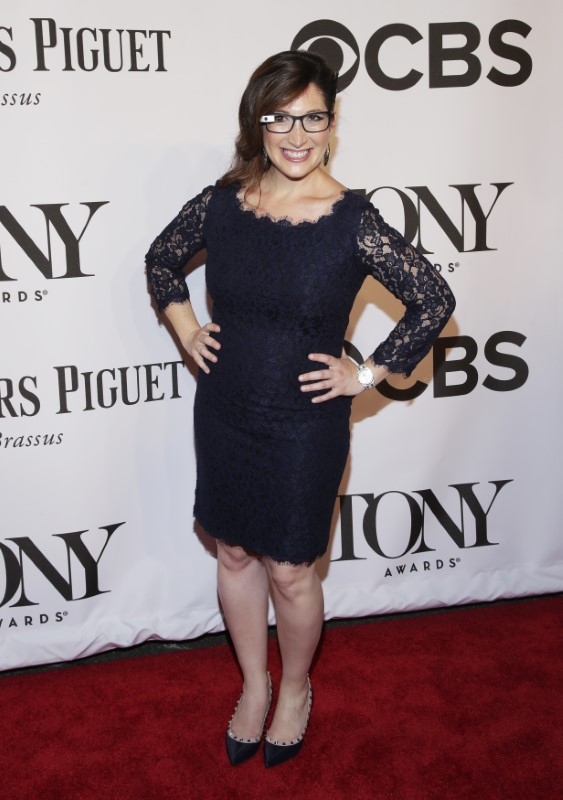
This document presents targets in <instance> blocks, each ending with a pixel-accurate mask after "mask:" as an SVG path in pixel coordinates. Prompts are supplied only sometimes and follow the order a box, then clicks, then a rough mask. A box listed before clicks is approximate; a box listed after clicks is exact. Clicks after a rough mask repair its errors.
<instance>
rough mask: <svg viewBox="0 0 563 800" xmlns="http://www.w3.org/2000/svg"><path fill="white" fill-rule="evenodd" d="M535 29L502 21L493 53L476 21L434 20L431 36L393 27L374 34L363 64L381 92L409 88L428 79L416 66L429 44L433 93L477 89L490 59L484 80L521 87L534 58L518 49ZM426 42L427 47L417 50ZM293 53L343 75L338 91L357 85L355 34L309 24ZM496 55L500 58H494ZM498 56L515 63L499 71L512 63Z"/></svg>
mask: <svg viewBox="0 0 563 800" xmlns="http://www.w3.org/2000/svg"><path fill="white" fill-rule="evenodd" d="M531 30H532V29H531V27H530V26H529V25H528V24H527V23H525V22H522V21H521V20H517V19H505V20H502V21H501V22H498V23H497V24H496V25H494V26H493V27H492V28H491V30H490V32H489V35H488V52H485V48H486V45H482V44H481V40H482V36H481V31H480V30H479V28H478V27H477V26H476V25H474V24H473V23H471V22H431V23H430V24H429V25H428V33H427V35H426V36H424V35H423V34H422V33H420V32H419V31H418V30H417V29H416V28H414V27H413V26H412V25H407V24H405V23H394V24H391V25H384V26H383V27H382V28H379V29H378V30H376V31H375V33H373V34H372V36H371V37H370V38H369V40H368V43H367V45H366V49H365V52H364V63H365V67H366V71H367V73H368V75H369V76H370V78H371V79H372V81H373V82H374V83H375V84H376V85H377V86H380V87H381V88H382V89H388V90H390V91H402V90H404V89H410V88H412V87H413V86H415V85H416V84H417V83H418V82H419V81H420V80H421V79H422V78H423V77H424V73H423V72H421V71H420V70H418V69H415V67H414V66H413V62H414V61H416V59H417V58H418V59H419V60H420V59H421V56H422V53H423V50H422V48H423V47H424V45H425V48H426V51H427V53H424V62H425V64H427V65H428V66H427V71H428V86H429V88H430V89H446V88H452V87H456V88H457V87H464V86H472V85H473V84H474V83H476V82H477V81H478V80H479V78H480V77H481V75H482V72H483V64H482V62H487V61H488V60H491V61H495V62H496V63H493V64H492V65H491V66H490V67H489V68H488V71H487V73H486V76H485V77H486V78H487V79H488V80H490V81H492V83H494V84H496V85H497V86H520V85H521V84H523V83H524V82H525V81H527V80H528V78H529V77H530V75H531V74H532V58H531V56H530V54H529V53H528V52H527V51H526V50H524V49H523V48H522V47H520V46H519V44H520V39H526V37H527V36H528V34H529V33H530V31H531ZM460 39H461V44H460ZM423 41H424V45H421V46H417V45H418V43H419V42H423ZM478 48H479V55H478V54H477V52H476V51H477V49H478ZM291 49H292V50H298V49H303V50H309V51H311V52H313V53H318V54H319V55H320V56H322V57H323V58H324V59H325V60H326V61H327V62H328V63H329V64H330V66H331V67H332V68H333V69H334V70H336V71H337V72H339V73H340V74H339V77H338V91H339V92H341V91H342V90H343V89H346V88H347V87H348V86H349V85H350V84H351V83H352V81H353V80H354V78H355V77H356V74H357V72H358V69H359V66H360V48H359V46H358V43H357V41H356V39H355V37H354V35H353V34H352V33H351V32H350V31H349V30H348V28H346V27H345V26H344V25H341V24H340V22H335V21H334V20H331V19H319V20H315V21H314V22H310V23H309V24H307V25H305V27H304V28H301V30H300V31H299V33H298V34H297V35H296V36H295V38H294V40H293V42H292V43H291ZM491 54H492V55H493V56H496V57H497V59H490V55H491ZM499 58H500V59H504V61H505V62H511V63H510V65H509V66H508V67H507V69H506V71H504V70H503V69H501V68H500V67H506V66H507V65H506V64H504V63H503V62H502V61H501V62H498V59H499ZM421 63H422V62H421ZM497 63H498V66H497ZM397 64H401V66H400V67H398V66H397ZM485 68H487V65H485Z"/></svg>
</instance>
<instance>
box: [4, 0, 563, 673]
mask: <svg viewBox="0 0 563 800" xmlns="http://www.w3.org/2000/svg"><path fill="white" fill-rule="evenodd" d="M485 6H486V7H485ZM266 8H267V9H268V11H267V13H266ZM327 21H328V22H327ZM336 23H337V24H336ZM562 25H563V8H562V7H561V4H560V3H558V2H556V0H549V2H548V1H547V0H546V2H544V3H542V4H541V6H540V4H530V3H528V2H519V1H518V0H495V2H489V3H487V4H484V3H482V4H475V3H471V2H468V0H460V2H457V3H455V4H452V3H450V2H447V0H428V2H426V3H417V2H415V0H409V1H407V0H404V1H403V2H397V1H396V0H393V2H391V0H381V2H379V3H377V4H368V3H363V2H360V1H359V0H356V2H350V3H346V4H342V3H340V2H336V1H335V0H322V2H321V1H320V0H310V2H308V3H306V4H303V3H300V2H295V0H291V2H286V3H285V4H284V6H283V8H281V7H272V9H271V11H270V7H269V6H268V7H266V6H265V5H264V4H263V3H262V2H258V1H257V0H243V2H240V3H236V4H233V3H229V2H216V3H209V4H207V5H204V4H200V3H195V2H191V1H189V2H184V3H177V2H172V0H164V2H161V3H152V2H149V1H148V0H122V2H120V3H115V2H109V1H108V0H99V2H97V3H96V4H95V6H91V4H88V5H86V4H82V3H75V2H71V1H70V0H48V1H47V0H44V1H43V2H38V1H37V2H34V1H33V0H30V2H26V3H25V4H23V3H22V4H18V5H17V6H16V5H15V4H13V5H12V7H11V8H9V7H7V5H5V7H4V8H3V9H2V15H1V17H0V125H1V127H0V130H1V157H2V192H1V195H0V295H1V300H2V302H1V303H0V336H1V345H0V346H1V361H0V469H1V487H2V520H3V526H2V535H1V537H0V602H1V605H0V642H1V656H0V668H3V669H6V668H10V667H16V666H20V665H28V664H38V663H44V662H49V661H57V660H64V659H72V658H76V657H79V656H82V655H86V654H90V653H94V652H96V651H100V650H104V649H107V648H110V647H113V646H126V645H130V644H133V643H136V642H141V641H143V640H145V639H147V638H151V637H152V638H158V637H161V638H167V639H168V638H170V639H182V638H190V637H195V636H198V635H200V634H203V633H205V632H211V631H218V630H221V629H222V627H223V625H222V619H221V616H220V613H219V609H218V604H217V597H216V589H215V560H214V557H213V553H212V547H211V544H210V542H209V541H207V540H206V539H205V537H204V535H202V534H201V532H199V533H198V532H194V529H193V519H192V514H191V509H192V500H193V491H194V482H195V463H194V452H193V438H192V428H191V413H192V411H191V408H192V400H193V394H194V388H195V381H194V376H193V374H192V373H191V372H190V371H189V370H188V369H186V368H185V367H184V366H183V364H182V360H181V359H182V356H181V354H180V353H179V352H178V350H177V348H176V346H175V344H174V341H173V340H172V338H171V337H170V335H169V333H168V331H167V329H166V328H165V327H164V326H163V325H160V326H159V325H158V324H157V319H156V316H155V314H154V311H153V310H152V308H151V305H150V300H149V297H148V294H147V291H146V286H145V281H144V277H143V257H144V254H145V252H146V250H147V249H148V246H149V244H150V242H151V241H152V239H153V238H154V237H155V236H156V234H157V233H158V232H159V231H160V230H161V229H162V228H163V227H164V225H165V224H166V223H167V222H168V221H169V220H170V219H171V218H172V216H174V215H175V213H176V212H177V211H178V209H179V208H180V207H181V205H182V204H183V203H184V202H185V200H186V199H188V198H189V197H191V196H193V195H194V194H196V193H197V192H198V191H200V190H201V188H203V187H204V186H205V185H207V184H209V183H212V182H214V181H215V180H216V178H217V177H219V176H220V175H221V174H222V173H223V172H224V171H225V169H226V168H227V166H228V163H229V161H230V156H231V152H232V142H233V139H234V136H235V133H236V114H237V108H238V102H239V98H240V95H241V93H242V91H243V89H244V86H245V84H246V81H247V79H248V77H249V75H250V73H251V71H252V70H253V69H254V67H255V66H256V65H257V64H258V63H260V62H261V61H262V60H263V59H264V58H265V57H266V56H268V55H270V54H271V53H274V52H277V51H279V50H284V49H288V48H290V47H291V46H292V45H293V44H294V43H295V45H300V46H304V47H309V46H314V47H318V48H320V49H321V50H322V51H323V52H325V53H331V54H332V57H336V58H338V57H340V58H342V60H343V66H342V69H341V74H342V75H343V76H344V82H345V83H347V86H346V87H345V88H344V90H343V91H342V92H341V94H340V95H339V101H338V107H337V110H338V133H337V138H336V143H335V146H334V147H333V154H334V155H333V158H332V160H331V164H330V169H331V171H332V174H333V175H334V176H335V177H337V178H338V179H339V180H341V181H342V182H344V183H345V184H346V185H348V186H349V187H350V188H353V189H357V190H363V191H366V192H368V193H371V192H374V194H373V202H374V204H375V205H376V206H377V207H379V208H380V210H381V211H382V213H383V215H384V216H385V217H386V218H387V219H388V221H389V222H391V223H392V224H394V225H395V226H396V227H398V228H399V229H401V230H403V231H406V232H407V234H408V235H410V236H411V237H414V241H415V243H417V244H422V246H423V247H424V248H425V249H426V250H427V251H429V258H430V259H431V260H433V261H434V262H435V263H437V264H440V265H441V269H442V270H443V271H444V274H445V275H446V277H447V278H448V280H449V282H450V284H451V286H452V288H453V290H454V293H455V295H456V297H457V301H458V307H457V310H456V313H455V315H454V318H453V319H452V321H451V322H450V323H449V325H448V327H447V328H446V329H445V331H444V332H443V334H442V337H441V339H440V341H439V344H438V346H437V347H436V348H435V350H434V354H433V355H430V356H429V357H428V358H427V359H425V361H424V362H423V363H422V364H421V365H420V366H419V368H418V369H417V370H416V372H415V373H414V374H413V376H411V378H410V379H409V380H407V381H405V380H403V379H402V378H394V379H393V387H395V390H396V392H395V395H394V396H395V397H400V398H401V399H392V400H391V399H389V397H386V396H384V395H383V394H382V392H380V391H377V392H375V393H366V394H365V395H363V396H361V397H360V398H358V399H357V400H355V401H354V417H353V429H352V451H351V461H350V467H349V469H348V470H347V472H346V476H345V479H344V481H343V484H342V487H341V497H340V498H339V500H338V502H337V504H336V508H335V518H334V535H333V539H332V542H331V546H330V549H329V552H328V553H327V555H326V557H325V558H324V559H323V560H322V561H321V562H319V565H318V566H319V572H320V574H321V575H322V577H323V581H324V589H325V595H326V614H327V618H328V617H335V616H361V615H365V614H372V613H379V612H386V611H393V610H403V609H414V608H423V607H432V606H438V605H442V604H446V605H453V604H457V603H464V602H468V601H472V600H492V599H494V598H498V597H509V596H516V595H525V594H531V593H543V592H554V591H559V590H561V588H563V544H562V542H561V537H560V535H559V534H560V527H561V525H560V511H561V501H560V493H559V491H558V489H557V485H558V477H559V475H560V474H561V466H562V465H561V444H562V442H561V426H560V423H559V417H560V412H559V408H558V406H559V401H558V399H559V398H560V397H561V390H562V389H563V386H562V384H563V379H562V373H561V369H560V352H559V351H560V346H559V343H560V341H561V333H562V331H561V315H560V314H559V310H558V309H557V308H554V304H555V303H557V301H558V298H559V297H560V293H561V290H562V288H563V287H562V285H561V283H562V279H561V274H562V271H561V269H560V264H559V261H560V258H559V252H558V240H557V239H558V233H559V229H558V227H556V221H557V222H558V221H559V219H560V218H561V213H562V211H563V209H562V207H561V192H560V189H561V185H562V177H563V176H562V166H561V164H562V162H561V158H560V147H561V141H562V140H563V130H562V128H563V125H562V111H561V103H559V102H556V99H555V98H557V97H558V96H559V94H560V92H559V85H560V77H561V48H560V45H559V40H558V37H559V31H560V30H561V26H562ZM306 26H310V27H306ZM387 26H392V27H387ZM398 26H399V27H398ZM406 26H408V27H406ZM304 29H305V30H304ZM120 31H121V32H120ZM452 48H458V50H457V51H455V50H452ZM412 70H416V71H418V74H417V73H413V72H412ZM405 76H408V77H407V78H406V81H407V82H408V83H412V86H410V87H408V88H400V87H399V85H398V84H397V80H398V79H401V78H405ZM456 76H457V77H456ZM507 76H508V77H507ZM447 84H453V85H447ZM506 84H509V85H506ZM510 84H511V85H510ZM384 187H387V188H384ZM495 198H496V202H495ZM188 281H189V284H190V289H191V292H192V297H193V302H194V305H195V307H196V310H197V313H198V315H199V317H200V318H201V319H205V318H207V316H208V308H207V299H206V295H205V287H204V269H203V268H202V267H201V266H200V267H198V268H196V269H194V271H193V272H192V273H191V274H190V275H189V277H188ZM400 313H401V308H400V307H399V306H398V305H397V303H396V302H395V301H394V300H393V298H390V297H389V296H387V295H386V293H385V292H384V291H383V290H381V289H379V288H378V287H377V285H376V284H375V283H374V282H368V283H366V284H365V286H364V288H363V290H362V292H361V294H360V295H359V297H358V299H357V302H356V305H355V308H354V312H353V315H352V318H351V322H350V329H349V335H348V339H349V340H350V341H351V342H352V344H353V346H354V347H356V348H357V349H358V350H359V352H360V353H361V354H362V355H367V354H368V353H369V352H371V351H372V350H373V349H374V347H375V345H376V344H378V343H379V341H381V340H382V339H383V338H384V337H385V336H386V335H387V332H388V330H389V329H390V327H391V326H392V325H393V324H394V321H395V320H396V319H398V316H399V315H400ZM444 359H445V364H444V366H443V368H442V370H441V371H438V374H437V375H436V376H435V378H434V380H432V374H433V370H435V369H437V368H438V367H439V366H440V364H441V363H442V362H444ZM417 381H418V382H422V383H419V384H418V390H420V389H423V391H418V390H417V391H414V392H411V395H412V397H411V399H406V398H409V396H410V395H409V391H408V390H409V389H412V387H414V386H415V384H417ZM426 384H427V386H426ZM382 391H385V389H383V390H382ZM386 393H387V394H389V393H390V392H386ZM415 394H416V395H417V396H416V397H415V396H414V395H415ZM556 404H557V407H556ZM272 619H273V617H272Z"/></svg>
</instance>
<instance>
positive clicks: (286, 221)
mask: <svg viewBox="0 0 563 800" xmlns="http://www.w3.org/2000/svg"><path fill="white" fill-rule="evenodd" d="M240 191H241V189H240V188H238V189H236V191H235V194H234V196H235V200H236V203H237V206H238V207H239V209H240V211H242V213H243V214H251V215H252V216H253V217H254V219H259V220H266V221H267V222H272V223H274V224H275V225H285V226H286V227H292V228H299V227H300V226H302V225H315V224H316V223H317V222H320V221H321V220H323V219H327V218H328V217H332V216H333V214H334V212H335V211H336V208H337V207H338V206H339V205H340V204H341V203H342V202H343V201H344V200H345V199H346V197H347V195H348V194H350V192H351V191H352V190H351V189H342V191H341V192H340V194H339V196H338V197H337V198H336V200H335V201H334V202H333V203H332V204H331V205H330V207H329V208H328V209H327V211H325V212H323V213H322V214H320V215H319V216H318V217H317V218H316V219H308V218H306V217H305V218H303V219H299V220H293V219H291V217H287V216H286V217H274V216H272V214H269V213H268V212H267V211H263V212H260V213H258V212H257V210H256V209H255V208H254V207H253V206H250V205H248V203H245V201H244V200H243V198H242V197H239V192H240Z"/></svg>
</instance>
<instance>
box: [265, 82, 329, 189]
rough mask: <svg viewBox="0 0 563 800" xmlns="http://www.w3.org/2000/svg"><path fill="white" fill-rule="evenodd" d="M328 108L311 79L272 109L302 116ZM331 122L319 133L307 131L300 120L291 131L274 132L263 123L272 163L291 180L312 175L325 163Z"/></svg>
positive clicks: (267, 149)
mask: <svg viewBox="0 0 563 800" xmlns="http://www.w3.org/2000/svg"><path fill="white" fill-rule="evenodd" d="M327 110H328V109H327V107H326V103H325V100H324V97H323V93H322V92H321V90H320V89H319V88H318V87H317V86H316V85H315V84H314V83H311V84H309V86H308V87H307V89H306V90H305V91H304V92H303V94H300V95H299V97H296V98H295V100H292V101H291V102H289V103H286V104H284V105H283V106H282V107H281V108H273V109H272V110H271V112H272V113H273V112H276V111H278V112H279V111H283V112H285V113H287V114H293V115H294V116H301V115H302V114H310V113H312V112H314V111H327ZM332 126H333V121H331V124H330V126H329V127H328V128H327V130H326V131H321V132H319V133H307V131H305V130H304V129H303V125H302V124H301V122H299V121H296V122H295V124H294V125H293V128H292V129H291V130H290V132H289V133H271V132H270V131H268V130H267V129H266V128H265V127H264V130H263V137H264V139H263V143H264V149H265V150H266V153H267V154H268V157H269V159H270V162H271V165H272V167H273V168H274V169H276V170H277V172H278V173H279V174H281V175H283V176H284V177H285V178H288V179H289V180H302V179H303V178H305V177H307V176H308V175H310V174H311V173H312V172H314V171H315V170H316V169H317V168H318V167H319V166H320V165H321V164H322V161H323V158H324V154H325V152H326V148H327V145H328V140H329V138H330V134H331V130H332Z"/></svg>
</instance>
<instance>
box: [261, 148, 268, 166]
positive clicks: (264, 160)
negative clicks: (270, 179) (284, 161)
mask: <svg viewBox="0 0 563 800" xmlns="http://www.w3.org/2000/svg"><path fill="white" fill-rule="evenodd" d="M262 164H263V166H264V169H268V167H269V166H270V159H269V158H268V153H267V152H266V148H265V147H263V148H262Z"/></svg>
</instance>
